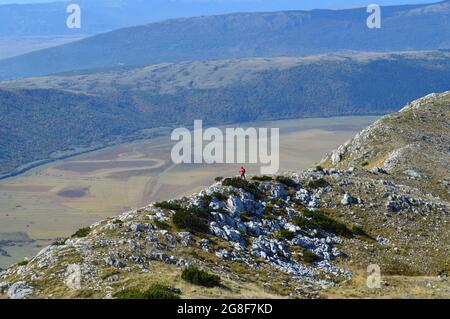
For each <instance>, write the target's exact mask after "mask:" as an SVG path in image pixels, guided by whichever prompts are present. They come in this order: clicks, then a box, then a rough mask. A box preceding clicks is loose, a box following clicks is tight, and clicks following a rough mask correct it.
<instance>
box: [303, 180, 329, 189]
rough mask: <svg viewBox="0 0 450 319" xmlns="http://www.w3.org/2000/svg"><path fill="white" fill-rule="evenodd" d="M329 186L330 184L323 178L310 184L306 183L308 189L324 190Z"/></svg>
mask: <svg viewBox="0 0 450 319" xmlns="http://www.w3.org/2000/svg"><path fill="white" fill-rule="evenodd" d="M328 185H329V184H328V182H327V181H326V180H325V179H323V178H319V179H315V180H311V181H309V182H308V183H306V187H307V188H323V187H327V186H328Z"/></svg>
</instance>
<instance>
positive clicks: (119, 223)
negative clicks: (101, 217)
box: [113, 219, 123, 225]
mask: <svg viewBox="0 0 450 319" xmlns="http://www.w3.org/2000/svg"><path fill="white" fill-rule="evenodd" d="M113 224H115V225H122V224H123V221H121V220H120V219H114V220H113Z"/></svg>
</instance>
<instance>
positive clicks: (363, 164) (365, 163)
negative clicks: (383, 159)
mask: <svg viewBox="0 0 450 319" xmlns="http://www.w3.org/2000/svg"><path fill="white" fill-rule="evenodd" d="M368 165H369V162H368V161H364V162H362V163H361V166H362V167H364V166H368Z"/></svg>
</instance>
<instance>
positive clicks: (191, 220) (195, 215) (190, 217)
mask: <svg viewBox="0 0 450 319" xmlns="http://www.w3.org/2000/svg"><path fill="white" fill-rule="evenodd" d="M205 217H206V216H204V215H202V214H201V213H200V212H199V211H197V210H196V209H180V210H177V211H176V212H175V214H174V215H173V217H172V221H173V223H174V225H175V226H176V227H177V228H179V229H180V230H185V231H189V232H192V233H206V232H208V226H207V223H206V220H205Z"/></svg>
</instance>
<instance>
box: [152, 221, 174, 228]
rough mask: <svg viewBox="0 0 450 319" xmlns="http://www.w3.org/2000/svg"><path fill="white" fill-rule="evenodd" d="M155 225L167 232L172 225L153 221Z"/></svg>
mask: <svg viewBox="0 0 450 319" xmlns="http://www.w3.org/2000/svg"><path fill="white" fill-rule="evenodd" d="M153 224H154V225H155V226H156V227H158V228H159V229H165V230H169V229H170V225H169V224H167V223H166V222H163V221H161V220H159V219H155V220H153Z"/></svg>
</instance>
